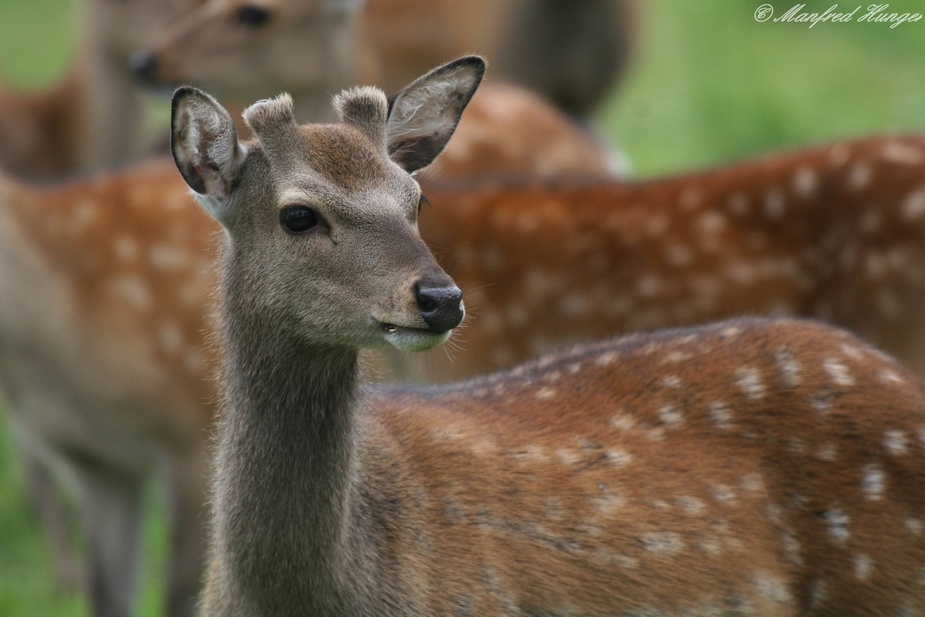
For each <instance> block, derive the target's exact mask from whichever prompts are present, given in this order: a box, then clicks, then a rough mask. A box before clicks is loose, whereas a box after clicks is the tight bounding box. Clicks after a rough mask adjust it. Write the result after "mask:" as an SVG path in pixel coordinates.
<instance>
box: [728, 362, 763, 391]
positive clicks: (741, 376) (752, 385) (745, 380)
mask: <svg viewBox="0 0 925 617" xmlns="http://www.w3.org/2000/svg"><path fill="white" fill-rule="evenodd" d="M735 383H736V386H738V387H739V389H740V390H742V393H743V394H745V396H747V397H748V398H752V399H757V398H761V397H763V396H764V394H765V387H764V382H762V380H761V373H760V372H759V371H758V370H757V369H754V368H750V367H742V368H740V369H737V370H736V372H735Z"/></svg>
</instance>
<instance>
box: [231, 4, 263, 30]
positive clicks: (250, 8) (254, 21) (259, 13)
mask: <svg viewBox="0 0 925 617" xmlns="http://www.w3.org/2000/svg"><path fill="white" fill-rule="evenodd" d="M269 20H270V12H269V11H268V10H266V9H265V8H263V7H262V6H256V5H253V4H245V5H244V6H242V7H241V8H240V9H238V23H239V24H241V25H242V26H248V27H251V28H259V27H260V26H262V25H264V24H265V23H267V22H268V21H269Z"/></svg>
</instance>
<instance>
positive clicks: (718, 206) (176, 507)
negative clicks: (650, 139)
mask: <svg viewBox="0 0 925 617" xmlns="http://www.w3.org/2000/svg"><path fill="white" fill-rule="evenodd" d="M480 88H481V86H480ZM478 96H479V92H478V91H477V92H476V95H475V96H474V97H473V100H475V99H477V98H478ZM473 111H474V110H473V109H472V108H471V107H469V108H467V110H466V113H465V115H464V116H463V118H462V120H461V121H460V122H459V125H458V127H457V130H456V132H455V133H454V135H453V142H455V141H456V140H457V139H459V138H460V137H463V136H464V135H463V133H464V132H465V126H466V123H467V121H469V120H471V119H475V118H470V114H471V113H472V112H473ZM524 126H528V125H527V124H526V122H525V124H524ZM550 128H551V127H546V126H536V127H534V133H535V134H536V135H537V136H538V137H540V138H541V137H542V135H544V134H546V132H547V131H548V130H550ZM453 142H451V143H453ZM539 143H542V139H539ZM451 151H452V146H450V147H448V148H447V150H445V151H444V152H443V153H442V154H441V156H440V158H438V159H437V161H436V162H435V163H433V164H431V165H430V166H428V167H426V168H424V170H423V171H419V172H418V173H417V175H416V176H415V177H416V178H417V179H419V180H420V183H421V185H422V187H423V188H424V193H425V195H427V196H428V198H429V201H430V202H431V203H430V205H427V203H426V202H425V203H424V205H423V207H422V211H421V214H420V218H419V220H418V223H419V225H420V233H421V236H422V237H423V238H424V240H425V241H426V242H427V243H428V245H429V246H430V247H431V248H432V249H433V250H434V252H435V253H436V255H437V259H438V263H439V264H440V265H441V267H442V268H444V269H445V270H446V271H447V272H449V273H451V274H452V276H453V278H454V280H455V281H456V283H457V285H458V286H459V287H460V288H461V289H462V290H464V292H465V293H466V308H467V311H468V317H467V318H466V320H465V321H464V323H463V325H462V327H460V328H456V329H455V330H454V334H453V336H452V339H451V341H450V345H453V346H456V347H457V348H458V349H457V350H455V351H452V353H443V352H442V350H435V351H432V352H429V353H427V354H424V355H423V356H421V355H420V354H419V355H418V356H416V357H413V358H411V359H408V358H405V357H402V356H398V355H397V354H396V355H392V354H387V355H386V354H385V353H384V352H387V351H388V350H380V352H379V353H378V354H377V355H372V354H370V355H369V356H367V357H366V358H365V360H366V362H365V365H366V368H367V370H368V373H369V375H370V377H372V378H376V379H379V380H385V381H389V380H391V381H395V380H404V381H411V382H414V381H417V382H430V383H433V382H445V381H458V380H460V379H466V378H471V377H474V376H476V375H478V374H482V373H485V372H488V371H490V370H498V369H501V368H507V367H510V366H512V365H514V364H516V363H517V362H523V361H527V360H529V359H530V358H532V357H535V356H536V355H538V354H542V353H549V352H551V351H553V350H554V349H559V348H562V347H566V346H568V345H571V344H574V343H579V342H589V341H593V340H597V339H601V338H604V337H606V336H611V335H614V334H621V333H630V332H634V331H645V330H651V329H654V328H661V327H683V326H690V325H694V324H697V323H701V322H706V321H710V320H715V319H722V318H732V317H737V316H741V315H769V316H778V317H779V316H793V317H803V318H815V319H821V320H824V321H827V322H831V323H834V324H836V325H838V326H841V327H845V328H848V329H849V330H853V331H854V332H856V333H859V334H861V335H862V336H863V337H864V338H865V339H868V340H871V341H873V342H874V343H875V344H876V345H878V346H879V347H881V348H883V349H885V350H886V351H887V352H889V353H891V354H893V355H895V356H898V357H899V358H900V360H901V361H902V362H903V363H905V364H906V365H908V366H910V367H911V368H912V369H913V370H914V372H915V373H916V374H917V375H918V376H920V377H921V376H922V375H925V366H923V363H922V357H923V352H922V350H921V343H920V342H919V341H921V335H920V334H919V333H920V332H921V331H922V326H921V325H920V322H919V321H918V317H917V313H916V312H915V311H914V310H912V309H911V308H910V307H914V306H917V305H918V303H919V300H918V299H919V298H920V297H921V294H922V276H921V269H922V266H921V265H920V264H921V263H922V257H921V246H922V241H921V236H922V233H921V232H920V231H919V229H920V225H921V223H920V221H921V219H920V216H919V215H920V214H921V213H922V210H923V206H922V204H923V201H922V200H923V196H922V191H923V180H922V179H923V178H925V137H922V136H917V135H905V136H904V135H884V136H876V137H870V138H865V139H858V140H854V141H842V142H837V143H834V144H827V145H821V146H816V147H810V148H805V149H800V150H795V151H787V152H782V153H776V154H769V155H765V156H762V157H760V158H757V159H754V160H750V161H745V162H739V163H735V164H728V165H724V166H721V167H718V168H715V169H709V170H704V171H697V172H689V173H683V174H679V175H676V176H669V177H664V178H656V179H651V180H645V181H626V180H619V179H603V178H598V179H591V178H582V179H575V178H572V177H552V178H528V177H524V176H522V175H516V174H515V176H516V177H509V174H506V173H504V174H499V175H500V176H501V177H499V178H497V179H491V178H483V179H481V180H476V179H473V178H463V177H456V179H453V178H452V177H450V175H449V174H432V173H430V172H429V170H432V169H433V168H434V167H435V166H438V165H439V164H440V163H441V161H445V160H446V159H445V157H447V156H448V155H449V154H450V153H451ZM458 151H459V152H462V153H466V152H470V153H471V154H472V155H473V156H474V157H476V159H482V158H483V157H484V156H485V152H484V151H483V150H480V149H474V150H471V151H470V150H467V149H461V150H458ZM483 160H485V159H483ZM496 160H497V161H500V162H503V161H504V159H503V158H498V159H496ZM462 162H463V160H460V161H459V163H462ZM188 191H189V189H188V188H187V186H186V184H185V183H184V182H183V180H182V179H181V178H180V177H179V176H178V175H177V173H176V167H175V165H174V163H173V161H171V160H170V159H166V160H162V159H156V160H152V161H150V162H147V163H145V164H142V165H135V166H133V167H130V168H127V169H123V170H114V171H110V172H107V173H104V174H98V175H96V176H92V177H89V178H85V179H79V180H71V181H69V182H67V183H64V184H60V185H52V186H45V187H42V188H41V189H36V188H35V187H33V186H30V185H27V184H23V183H22V182H17V181H15V180H14V179H12V178H9V177H4V176H3V175H0V196H2V198H0V236H2V237H0V255H3V258H2V259H0V367H2V368H0V390H2V391H3V393H4V394H5V395H6V399H7V404H6V405H5V408H6V409H7V411H8V412H9V414H8V415H9V418H10V422H11V427H12V428H13V431H14V434H15V435H16V437H17V442H18V443H19V444H20V446H21V448H20V450H21V452H22V454H23V455H24V456H25V457H26V460H27V461H32V462H33V463H34V465H33V466H34V467H37V468H38V469H40V470H41V471H42V472H43V473H46V474H48V473H53V474H54V475H55V476H56V477H63V478H65V480H66V484H67V486H68V487H70V488H71V489H72V491H71V492H74V493H76V497H77V503H76V505H77V509H78V512H79V513H81V516H80V517H79V519H80V520H81V521H84V522H85V530H84V533H85V534H86V535H87V536H88V537H90V538H96V539H95V540H91V541H90V542H88V548H89V553H90V555H89V559H90V562H91V563H93V564H96V565H93V566H91V567H90V568H89V572H88V577H89V579H90V581H89V586H88V588H89V589H91V590H93V591H92V592H91V605H92V606H99V605H101V604H105V603H106V602H109V601H108V600H107V601H104V600H103V598H107V597H111V596H117V597H119V598H120V600H119V601H118V604H119V605H120V606H122V607H125V606H127V605H128V604H130V595H131V594H130V593H129V592H128V590H130V589H131V588H132V584H131V581H132V580H134V572H135V571H136V566H135V561H134V559H135V556H136V555H135V553H134V550H124V551H115V550H104V549H105V548H106V547H114V546H130V547H136V546H137V544H138V542H137V538H135V536H134V535H132V534H131V533H128V531H127V529H128V528H129V527H130V526H129V525H119V526H111V525H106V524H102V523H101V520H102V519H101V518H100V517H99V516H97V515H95V514H93V511H92V510H91V511H90V512H86V511H85V509H86V507H90V506H93V505H94V504H101V503H103V500H101V499H95V500H94V499H90V498H88V497H86V496H82V495H83V493H82V489H81V486H82V484H86V483H90V482H92V480H88V481H79V482H78V481H75V479H79V478H80V477H81V474H83V473H86V471H85V470H84V467H85V466H86V462H87V461H88V460H93V461H97V462H98V463H100V465H101V466H100V467H99V468H98V469H97V470H96V471H98V472H101V473H102V472H105V474H106V475H107V476H109V477H119V478H123V479H125V478H129V479H132V480H133V481H134V482H136V484H131V483H130V482H128V481H127V480H126V481H124V482H123V483H122V484H121V485H113V486H110V487H109V488H110V489H111V490H112V491H113V492H114V493H115V494H114V495H113V496H110V497H108V498H107V499H106V502H108V503H110V504H113V505H112V506H111V507H113V508H116V507H117V506H116V504H120V507H121V508H122V511H120V513H119V514H118V516H119V518H120V520H136V517H137V516H138V512H137V507H135V508H134V509H133V506H134V505H135V504H137V496H138V495H139V494H140V492H141V490H142V488H141V487H142V486H144V485H146V484H147V483H149V482H150V481H151V480H157V481H158V482H160V483H161V484H163V485H165V486H167V487H168V488H167V496H168V499H167V502H168V508H167V511H168V515H169V517H170V521H171V528H172V529H173V531H172V532H171V538H172V540H171V542H172V543H174V545H173V546H172V547H171V548H170V549H169V550H168V554H169V555H171V557H170V559H172V560H177V562H178V563H181V564H190V563H192V564H198V563H200V562H201V551H202V550H203V547H204V544H205V541H204V539H203V534H204V530H203V529H202V523H203V516H204V515H203V514H202V512H203V510H202V508H201V507H200V508H199V509H197V508H196V507H193V506H192V505H189V504H195V503H200V504H201V503H202V502H203V501H204V492H205V480H203V478H205V477H206V476H207V461H208V458H209V457H208V454H207V450H206V448H207V444H208V439H207V436H208V435H210V434H212V432H213V430H214V416H215V404H216V401H217V400H218V394H217V393H216V386H215V384H214V383H213V381H212V380H210V379H209V376H210V375H212V374H213V373H214V372H215V371H216V365H217V359H216V358H215V354H214V347H213V345H210V344H209V343H208V341H209V340H210V339H211V338H214V336H215V335H214V332H215V325H214V324H213V323H212V321H211V320H210V319H209V314H210V311H211V308H210V307H212V305H213V303H212V290H213V288H214V286H215V281H214V275H213V273H212V269H211V268H210V266H209V265H210V264H211V263H212V261H213V259H214V257H215V242H214V238H215V236H216V234H218V233H219V231H218V229H219V225H218V224H217V223H215V222H214V221H213V220H212V219H211V218H209V217H208V216H207V215H206V214H205V213H204V212H203V211H201V209H199V208H192V207H188V206H189V201H190V197H189V195H188ZM37 264H43V265H42V266H41V267H39V266H38V265H37ZM40 282H42V283H41V284H40ZM52 293H53V294H54V296H53V297H51V298H50V297H49V296H47V295H44V296H43V295H41V294H52ZM14 303H15V304H14ZM49 307H55V310H54V311H50V310H48V308H49ZM64 307H73V308H72V309H71V310H70V312H67V311H64ZM14 317H15V319H14ZM65 318H66V319H65ZM36 350H41V352H42V353H41V354H39V353H37V351H36ZM383 356H384V357H383ZM673 357H677V358H682V359H683V357H684V355H683V354H681V353H679V354H678V355H677V356H673ZM26 367H30V368H29V370H28V371H26ZM76 369H79V370H76ZM152 376H156V377H152ZM87 427H94V430H93V431H92V432H87V431H86V428H87ZM75 432H76V436H73V437H72V436H70V435H72V433H75ZM65 436H67V438H65ZM75 441H76V442H78V443H80V444H81V446H80V447H79V448H75V447H73V446H72V443H74V442H75ZM121 443H133V444H140V443H145V444H147V446H146V447H145V448H142V447H141V446H138V447H134V448H127V449H126V450H128V451H129V454H131V456H126V452H125V451H124V450H123V449H122V448H120V447H119V444H121ZM144 452H154V453H156V455H151V456H148V457H147V458H148V460H152V459H156V460H158V461H159V462H160V464H159V465H147V466H146V467H145V466H142V465H139V464H138V463H137V461H136V460H135V458H134V457H138V456H141V453H144ZM88 453H91V454H92V456H89V455H88ZM103 464H105V465H103ZM28 467H29V465H27V468H28ZM140 467H145V468H143V469H141V470H140V471H139V468H140ZM183 469H185V470H186V471H183V472H180V471H172V470H183ZM187 483H188V484H187ZM52 488H56V487H50V488H49V490H51V489H52ZM52 494H54V493H52ZM83 504H89V506H84V505H83ZM183 504H186V505H185V506H184V505H183ZM45 515H46V516H47V517H49V518H50V519H51V522H50V523H47V524H46V525H45V527H46V529H45V533H46V535H49V537H50V538H51V539H54V538H59V540H58V541H57V543H64V542H65V540H66V539H60V536H61V535H62V533H61V531H60V529H59V527H60V525H57V526H56V523H55V522H54V521H55V520H56V512H54V511H53V512H51V513H46V514H45ZM136 527H137V525H136ZM116 530H119V531H118V533H116ZM53 547H55V544H54V543H53ZM57 548H58V551H59V552H60V551H61V550H63V549H61V547H57ZM189 555H196V557H189ZM60 558H61V555H56V559H60ZM170 570H171V572H173V573H174V574H173V575H172V576H173V577H175V580H174V582H173V583H170V585H169V590H168V593H169V597H172V598H178V599H177V600H169V601H168V606H181V607H182V606H189V605H190V604H191V600H190V599H191V598H192V597H193V596H195V595H196V592H197V591H198V589H199V586H198V581H199V576H198V569H197V567H196V565H193V566H189V565H187V566H183V567H181V566H180V565H176V564H174V565H171V567H170ZM107 590H108V591H107ZM189 590H192V591H189ZM97 596H101V597H97ZM94 598H95V599H94ZM180 598H186V599H187V603H186V604H184V603H183V602H181V601H180V600H179V599H180ZM190 610H192V609H190ZM95 612H96V614H107V613H106V612H104V611H102V610H100V609H99V608H98V609H96V611H95ZM128 613H129V609H128V608H122V609H120V610H119V611H118V612H116V614H128ZM170 614H171V615H180V614H184V613H183V612H182V611H181V610H180V609H179V608H177V609H174V611H172V612H170Z"/></svg>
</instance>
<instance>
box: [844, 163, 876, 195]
mask: <svg viewBox="0 0 925 617" xmlns="http://www.w3.org/2000/svg"><path fill="white" fill-rule="evenodd" d="M873 175H874V172H873V170H871V168H870V165H868V164H867V163H863V162H858V163H855V164H854V165H852V166H851V168H850V169H849V170H848V186H849V187H850V188H851V189H853V190H855V191H860V190H863V189H865V188H867V186H868V185H869V184H870V181H871V178H872V177H873Z"/></svg>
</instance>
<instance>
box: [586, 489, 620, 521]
mask: <svg viewBox="0 0 925 617" xmlns="http://www.w3.org/2000/svg"><path fill="white" fill-rule="evenodd" d="M593 501H594V507H595V508H597V510H598V511H599V512H600V513H601V514H603V515H604V516H613V514H614V513H615V512H616V511H617V510H619V509H620V508H622V507H623V506H625V505H626V499H625V498H624V497H622V496H620V495H617V494H616V493H605V494H603V495H600V496H597V497H595V498H594V499H593Z"/></svg>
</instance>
